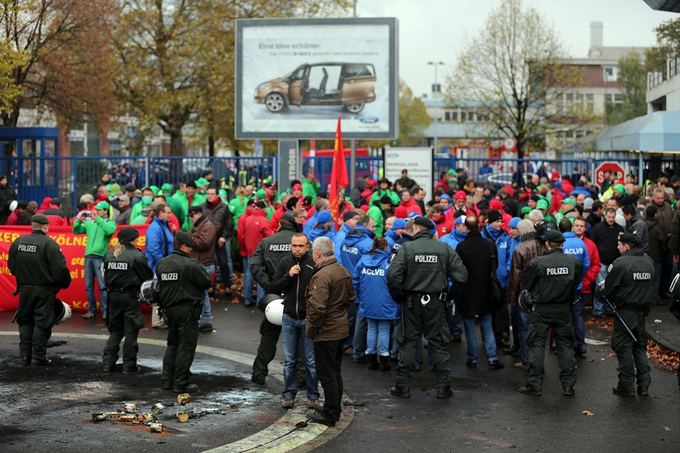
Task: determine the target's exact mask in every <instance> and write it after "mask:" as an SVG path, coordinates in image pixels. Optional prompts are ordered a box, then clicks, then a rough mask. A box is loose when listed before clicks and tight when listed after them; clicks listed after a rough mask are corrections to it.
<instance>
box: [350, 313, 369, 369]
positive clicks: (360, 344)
mask: <svg viewBox="0 0 680 453" xmlns="http://www.w3.org/2000/svg"><path fill="white" fill-rule="evenodd" d="M354 305H357V316H356V321H355V324H354V337H353V338H352V348H353V349H354V352H353V353H352V357H355V358H359V357H363V356H364V353H365V351H366V332H367V330H368V327H367V323H366V321H367V320H366V318H364V317H363V316H361V315H360V314H359V309H358V304H354Z"/></svg>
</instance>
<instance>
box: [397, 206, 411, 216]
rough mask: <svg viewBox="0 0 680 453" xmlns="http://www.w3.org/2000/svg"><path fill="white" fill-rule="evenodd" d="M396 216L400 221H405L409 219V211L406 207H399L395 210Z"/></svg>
mask: <svg viewBox="0 0 680 453" xmlns="http://www.w3.org/2000/svg"><path fill="white" fill-rule="evenodd" d="M394 216H395V217H397V218H398V219H405V218H406V217H408V209H406V208H405V207H404V206H397V207H396V208H394Z"/></svg>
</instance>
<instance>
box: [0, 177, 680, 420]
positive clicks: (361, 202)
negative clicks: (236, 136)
mask: <svg viewBox="0 0 680 453" xmlns="http://www.w3.org/2000/svg"><path fill="white" fill-rule="evenodd" d="M2 182H3V181H2V179H0V189H2V187H1V186H2ZM5 185H6V179H5ZM679 189H680V178H678V177H673V178H671V179H669V178H667V177H661V178H659V179H658V180H657V181H655V182H652V183H648V184H646V185H645V186H643V185H640V184H635V180H634V178H633V177H629V178H627V179H626V181H625V184H622V183H621V182H619V181H617V180H616V175H613V174H610V175H606V178H605V180H604V182H603V184H601V187H598V186H595V185H593V184H591V183H590V182H589V181H588V179H587V177H585V176H579V177H578V178H574V177H572V176H564V177H562V176H560V175H559V174H558V173H556V172H551V174H549V175H548V174H543V175H541V174H533V175H527V176H526V177H524V176H522V177H520V178H516V179H515V180H514V181H513V183H512V184H507V185H504V186H502V187H498V188H495V187H492V186H489V185H485V186H477V185H476V184H475V183H474V181H472V180H468V178H467V176H466V173H465V172H464V171H457V170H450V171H448V172H444V173H442V175H441V178H440V180H439V181H438V182H437V184H435V187H434V193H433V194H432V196H431V199H429V200H428V201H426V198H427V191H426V190H425V189H424V188H422V187H419V186H418V185H417V184H416V182H415V181H414V180H413V179H411V178H410V177H409V175H408V171H407V170H403V172H402V176H401V178H399V179H397V180H396V181H394V182H392V181H389V180H388V179H386V178H381V179H379V180H378V181H374V180H373V179H371V178H368V177H367V178H362V179H359V180H358V181H357V182H356V184H355V186H354V187H352V188H348V190H346V191H345V196H344V198H343V200H340V201H339V203H338V210H337V212H336V213H335V214H336V215H335V216H334V215H333V214H332V213H331V203H330V200H329V199H328V198H327V196H326V192H325V191H323V190H322V188H321V187H320V186H319V184H318V182H317V181H316V180H315V179H314V177H313V175H312V174H309V175H308V176H307V177H306V178H304V179H303V180H302V181H297V180H296V181H293V182H292V183H291V186H290V187H289V188H277V187H276V185H275V184H273V183H272V182H266V183H265V184H263V186H262V188H260V189H257V190H256V188H255V187H253V186H240V187H238V188H237V189H236V190H235V191H234V193H233V194H232V193H228V192H227V191H226V190H224V189H223V188H221V187H219V183H218V182H217V181H214V180H213V178H212V173H211V172H210V171H206V172H205V173H204V175H203V176H202V177H201V178H199V179H198V180H195V181H188V182H186V183H180V184H169V183H166V184H162V185H161V187H155V186H151V187H144V188H141V190H140V189H138V188H137V187H135V186H134V185H133V184H130V183H128V184H127V185H124V186H121V185H119V184H117V183H116V182H115V181H112V180H111V179H110V177H109V176H108V175H106V177H105V178H104V179H103V180H102V184H101V185H100V186H99V187H97V189H96V191H95V192H94V193H93V194H85V195H83V196H82V197H81V199H80V204H79V205H78V213H77V214H76V215H75V217H73V218H68V216H67V215H66V214H65V213H64V212H63V211H62V210H61V209H60V203H59V202H58V200H54V199H49V198H46V199H45V200H43V201H42V203H41V204H40V206H38V205H37V203H35V202H29V203H23V202H19V203H13V205H12V209H9V205H8V206H7V207H5V206H0V209H1V210H3V212H6V213H7V219H6V220H5V221H6V223H7V224H21V223H22V222H21V221H20V220H21V219H28V222H29V224H30V223H31V219H35V214H38V215H41V216H42V217H41V219H42V218H43V217H44V218H45V219H47V222H48V223H49V225H72V228H73V231H74V233H77V234H87V235H88V241H87V249H86V251H85V271H86V272H85V276H86V287H87V297H88V303H89V311H88V312H87V313H86V314H85V315H84V317H86V318H94V317H95V316H96V307H97V305H96V300H95V292H94V285H95V282H96V283H97V285H98V286H99V294H100V302H101V310H102V316H103V317H104V318H105V319H106V316H107V313H111V312H112V311H111V310H113V309H112V308H111V307H110V305H111V297H110V296H109V297H108V298H107V291H109V292H110V291H112V290H113V288H112V287H111V286H110V285H109V284H107V283H106V282H105V281H104V275H102V271H101V269H102V267H101V264H102V262H104V261H105V260H106V259H107V258H106V257H107V253H110V251H109V242H110V240H111V238H112V235H113V234H114V232H115V231H116V227H117V225H141V224H148V225H149V227H148V229H147V232H146V252H145V257H146V260H147V263H148V266H149V269H150V271H151V272H152V273H153V274H157V275H158V274H159V273H163V272H161V271H159V267H161V266H160V264H159V263H163V262H164V261H163V260H164V258H166V257H168V256H174V255H173V248H177V247H178V246H180V247H181V252H182V253H183V254H184V255H186V258H187V259H188V257H191V258H193V259H195V260H197V261H198V262H199V263H200V266H201V268H202V270H203V272H204V274H205V275H207V276H208V277H209V278H210V279H212V281H213V283H214V285H213V286H214V291H216V293H218V294H219V293H220V292H223V293H229V292H230V289H231V288H232V285H231V283H232V276H233V275H234V266H233V258H235V257H240V258H241V260H240V265H241V267H242V270H243V290H242V292H241V293H240V294H236V293H235V292H232V293H231V297H232V298H234V302H241V301H242V303H243V305H245V306H251V305H253V304H256V303H257V302H258V301H264V300H266V299H267V296H266V294H269V295H271V294H274V295H277V296H280V297H283V299H284V314H283V318H282V322H281V324H282V325H281V326H278V325H275V324H272V323H271V322H269V321H268V320H267V319H266V318H264V319H263V321H262V325H261V328H260V333H261V342H260V345H259V348H258V353H257V358H256V360H255V363H254V365H253V375H252V380H253V382H256V383H259V384H263V383H264V380H265V377H266V376H267V373H268V370H267V365H268V363H269V362H270V361H271V360H272V359H273V358H274V355H275V352H276V346H277V342H278V339H279V336H280V335H281V336H283V342H282V343H283V350H284V357H285V365H284V378H285V386H284V391H283V392H282V393H283V401H282V406H283V407H285V408H290V407H293V405H294V400H295V397H296V393H297V388H298V383H299V382H298V380H299V379H304V381H305V385H306V387H307V400H308V405H309V407H310V408H316V409H318V411H319V412H318V420H319V421H320V422H323V423H326V424H334V423H335V422H336V421H337V419H338V417H339V414H340V404H339V396H338V395H342V379H341V374H340V362H341V359H342V356H343V355H344V354H347V355H351V360H352V362H354V363H366V364H367V365H368V368H369V369H372V370H382V371H387V370H389V369H390V368H391V365H390V362H391V361H393V360H394V361H397V363H398V366H397V383H396V385H395V387H394V388H393V389H392V394H393V395H395V396H399V397H408V396H409V395H410V393H409V382H410V372H411V371H412V370H417V369H420V368H421V367H427V366H430V367H432V369H433V370H434V371H435V373H436V374H437V377H438V388H437V397H438V398H447V397H449V396H451V387H450V384H449V377H448V368H447V367H448V365H447V362H448V360H449V357H448V350H447V347H448V343H449V341H453V342H458V343H460V342H462V338H463V336H465V339H466V350H467V352H466V358H465V364H466V365H467V366H468V367H473V368H474V367H477V366H478V365H479V362H480V354H479V351H478V349H479V346H478V341H477V325H479V330H480V333H481V339H482V347H483V351H484V355H485V359H486V361H487V364H488V366H489V367H491V368H492V369H502V368H504V366H505V364H504V362H505V361H504V360H501V358H502V356H503V355H507V356H510V357H513V358H514V359H515V360H513V361H512V366H514V367H515V368H518V369H523V370H527V373H528V378H527V385H526V386H525V387H522V388H521V389H520V391H522V392H523V393H528V394H533V395H540V392H541V384H542V379H543V376H542V375H543V358H542V354H541V353H542V350H543V345H542V344H541V341H543V343H545V338H546V336H547V335H548V328H552V330H553V331H554V337H555V338H553V339H551V344H552V343H553V341H554V342H555V344H556V346H555V347H556V350H557V352H558V357H559V361H560V367H561V368H562V370H563V372H562V374H561V375H560V376H561V379H562V384H563V388H564V394H565V395H573V393H574V390H573V387H574V382H575V364H574V357H576V358H578V357H584V356H585V355H586V353H587V349H586V342H585V327H584V318H585V317H586V313H587V310H591V314H592V316H594V317H605V316H611V315H612V312H613V310H615V308H614V305H611V304H609V303H608V301H609V300H610V299H612V301H613V302H616V303H617V304H618V309H619V310H620V311H621V312H622V313H624V314H625V312H626V311H627V310H626V307H627V304H628V307H629V308H630V303H629V302H626V297H627V295H629V294H628V293H627V292H626V290H625V287H626V285H630V283H627V282H626V281H625V278H623V280H622V277H621V274H620V272H618V273H617V272H614V274H615V275H616V278H617V280H616V282H617V283H616V288H607V290H606V292H602V291H600V292H598V291H596V289H597V288H598V287H600V288H601V287H602V286H603V282H609V281H610V280H611V281H615V280H613V279H609V280H608V275H609V274H610V273H612V272H613V271H612V269H614V270H616V269H617V264H616V263H617V262H620V261H617V260H619V259H620V257H621V256H622V255H624V256H625V257H627V258H626V259H628V260H631V259H633V258H632V257H633V256H635V259H634V263H633V265H630V263H629V265H628V268H630V269H636V270H635V272H637V274H636V275H638V274H639V275H643V276H644V278H640V279H639V280H640V282H639V285H642V286H640V288H642V289H640V288H638V289H635V288H633V289H632V290H631V291H637V293H636V294H638V296H639V297H638V300H637V301H635V302H633V303H632V304H633V305H635V304H636V303H639V305H640V307H641V308H640V307H638V306H634V307H633V308H631V310H632V311H633V312H635V313H638V312H639V313H645V309H646V307H648V304H649V303H663V302H664V299H666V298H667V297H668V294H667V288H668V286H669V282H670V280H671V277H672V275H673V268H674V262H677V259H678V256H679V255H680V211H678V210H677V209H676V208H675V204H676V198H677V196H678V190H679ZM0 195H1V194H0ZM5 204H7V203H5ZM31 204H33V205H35V206H32V208H31V209H29V206H28V205H31ZM25 221H26V220H24V221H23V222H25ZM41 221H42V220H41ZM33 223H34V224H35V222H33ZM126 231H127V230H126ZM128 234H130V233H128ZM119 239H120V238H119ZM129 242H130V241H128V243H129ZM558 255H559V256H558ZM184 258H185V256H182V259H184ZM539 258H540V259H539ZM177 260H180V258H177ZM565 260H566V261H565ZM109 261H111V260H110V259H109ZM165 263H166V264H167V260H166V261H165ZM560 263H561V264H560ZM636 266H637V267H636ZM628 268H626V269H628ZM551 269H552V271H551ZM546 272H547V274H546ZM550 272H554V275H551V274H550ZM631 272H632V271H631ZM176 273H177V272H166V274H167V275H171V274H176ZM164 275H165V274H164ZM631 275H632V274H631ZM639 275H638V276H639ZM548 277H555V278H557V280H551V279H550V278H548ZM546 278H547V280H546ZM171 280H172V279H171V278H170V277H168V281H171ZM160 283H161V285H162V284H163V280H162V279H161V282H160ZM166 285H167V283H166ZM546 285H547V286H546ZM560 285H562V286H560ZM198 286H199V287H200V291H199V292H200V295H201V297H200V301H201V303H200V306H199V305H195V306H194V311H196V310H198V311H196V321H197V325H198V330H200V331H203V332H211V331H212V329H213V326H212V317H211V299H210V297H209V291H208V286H210V285H206V284H205V283H204V282H201V283H200V285H198ZM633 286H635V285H634V284H633ZM546 288H548V290H546ZM622 288H624V289H622ZM650 288H651V289H650ZM197 291H198V290H197ZM211 291H212V290H211ZM523 294H524V298H525V300H531V299H533V302H534V304H533V307H534V308H533V309H531V308H530V309H523V308H522V307H524V306H526V305H527V304H524V305H523V304H520V303H518V301H520V300H521V299H522V297H523ZM527 294H528V295H527ZM605 294H609V295H610V297H609V299H608V298H607V297H605ZM192 297H194V298H195V297H196V296H195V294H194V295H193V296H192ZM162 299H163V294H161V305H162ZM107 302H109V303H108V305H107ZM551 304H554V306H559V308H558V309H556V311H554V312H551V311H550V309H548V311H547V312H546V311H545V310H546V309H545V308H544V307H546V306H548V307H550V306H551ZM528 305H529V306H531V304H528ZM107 306H108V308H107ZM196 307H198V308H196ZM536 307H539V308H536ZM565 307H566V310H567V311H566V312H565V311H564V310H565ZM565 313H566V314H565ZM190 316H191V310H189V311H188V312H186V313H184V312H182V313H178V314H176V315H175V318H182V319H185V318H187V317H190ZM155 318H156V319H154V321H153V322H154V326H158V327H161V326H162V325H163V320H162V319H159V318H158V317H157V315H156V316H155ZM643 318H644V316H643ZM629 320H630V318H629ZM183 322H184V321H183ZM170 324H171V327H170V328H171V330H173V329H174V330H173V332H174V334H173V335H174V336H178V335H180V333H178V332H179V331H178V330H177V321H171V322H170ZM631 324H633V325H634V327H635V329H636V330H635V333H636V335H634V336H633V339H635V341H634V342H631V341H628V340H626V339H625V335H624V336H622V335H621V334H620V332H618V333H617V331H616V328H615V335H618V337H617V338H618V340H617V341H616V342H613V343H615V344H614V348H615V352H617V354H618V355H619V359H620V363H621V364H622V365H621V367H620V368H619V383H618V385H617V386H616V387H615V388H614V393H617V394H620V395H630V394H631V393H632V394H633V395H634V394H635V389H634V385H635V382H636V376H637V385H638V388H637V391H638V393H639V394H640V395H646V394H647V388H648V386H649V367H648V365H647V364H646V357H645V358H644V360H643V359H642V356H641V353H640V350H641V348H643V349H644V347H645V343H644V342H645V338H646V337H645V333H644V322H640V320H639V319H635V320H631ZM173 326H174V327H173ZM119 330H120V329H119ZM119 336H120V332H119ZM423 338H424V342H423ZM119 341H120V338H119V339H118V342H119ZM168 341H169V344H170V336H169V340H168ZM423 346H424V348H423ZM194 348H195V345H194ZM128 349H129V348H128ZM180 349H181V347H180ZM175 353H177V351H175ZM629 355H630V357H631V359H630V360H628V356H629ZM539 356H540V359H539ZM109 357H116V358H117V355H116V354H113V353H109ZM130 360H131V359H130ZM298 362H300V363H301V365H300V366H298V365H297V364H298ZM113 363H115V360H114V361H113ZM130 363H133V361H130ZM106 365H107V366H109V367H110V366H113V364H112V363H111V361H110V360H109V362H108V363H107V364H106ZM189 365H190V361H189ZM127 368H130V369H134V366H132V365H131V366H129V367H127ZM164 368H165V367H164ZM300 369H303V370H304V372H301V373H299V371H300ZM185 371H186V372H188V368H186V370H185ZM183 373H184V372H183ZM298 375H300V376H298ZM187 376H188V375H187V374H186V373H185V374H182V377H181V378H179V385H177V384H176V382H175V381H173V379H172V376H169V377H168V375H166V374H165V373H164V379H165V381H164V386H169V388H173V387H174V388H184V389H186V388H189V387H188V386H189V384H188V382H187V380H188V377H187ZM318 380H320V381H321V384H322V386H323V387H324V393H325V395H326V402H325V404H324V407H323V408H322V407H320V406H319V404H318V398H319V392H318V384H317V381H318ZM631 389H632V390H631Z"/></svg>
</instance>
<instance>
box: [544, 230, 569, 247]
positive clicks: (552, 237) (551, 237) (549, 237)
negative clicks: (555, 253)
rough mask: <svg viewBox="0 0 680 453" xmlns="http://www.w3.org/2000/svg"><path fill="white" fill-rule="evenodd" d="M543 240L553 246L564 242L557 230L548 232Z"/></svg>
mask: <svg viewBox="0 0 680 453" xmlns="http://www.w3.org/2000/svg"><path fill="white" fill-rule="evenodd" d="M545 240H546V241H548V242H552V243H555V244H562V243H563V242H564V236H562V233H560V232H559V231H557V230H550V231H548V232H547V233H545Z"/></svg>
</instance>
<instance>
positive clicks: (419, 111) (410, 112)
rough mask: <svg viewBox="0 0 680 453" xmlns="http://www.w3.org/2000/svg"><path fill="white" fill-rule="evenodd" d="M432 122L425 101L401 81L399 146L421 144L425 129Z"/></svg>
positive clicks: (397, 143)
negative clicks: (414, 94) (415, 95)
mask: <svg viewBox="0 0 680 453" xmlns="http://www.w3.org/2000/svg"><path fill="white" fill-rule="evenodd" d="M430 123H432V118H430V115H428V114H427V110H426V109H425V104H423V101H422V100H421V99H420V98H418V97H414V96H413V91H412V90H411V88H409V87H408V85H406V83H404V82H403V81H400V82H399V138H398V139H397V142H396V145H397V146H414V145H421V144H423V141H424V140H425V129H427V127H428V126H429V125H430Z"/></svg>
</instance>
